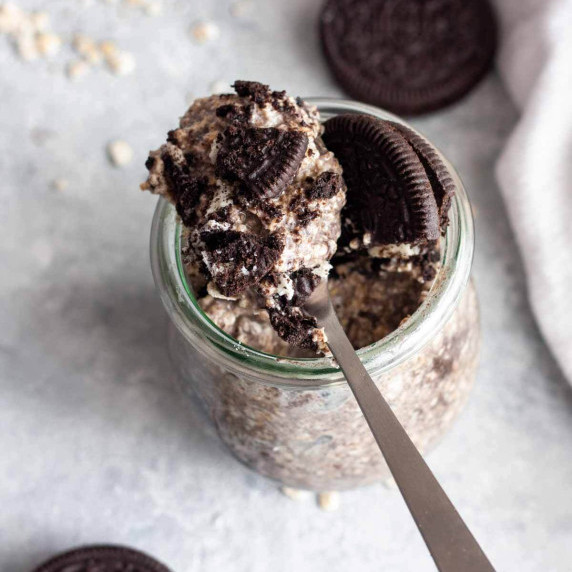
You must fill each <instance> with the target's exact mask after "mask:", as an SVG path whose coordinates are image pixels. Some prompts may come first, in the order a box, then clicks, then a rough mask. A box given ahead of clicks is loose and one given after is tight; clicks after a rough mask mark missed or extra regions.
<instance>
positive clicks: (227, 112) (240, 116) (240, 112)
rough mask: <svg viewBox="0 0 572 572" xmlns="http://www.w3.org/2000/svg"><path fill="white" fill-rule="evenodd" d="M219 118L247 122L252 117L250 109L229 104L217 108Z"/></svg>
mask: <svg viewBox="0 0 572 572" xmlns="http://www.w3.org/2000/svg"><path fill="white" fill-rule="evenodd" d="M215 114H216V116H217V117H224V118H226V119H229V120H230V121H236V122H245V121H247V119H248V117H249V116H250V107H249V106H242V105H237V104H235V103H227V104H225V105H221V106H220V107H217V108H216V111H215Z"/></svg>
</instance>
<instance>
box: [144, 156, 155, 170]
mask: <svg viewBox="0 0 572 572" xmlns="http://www.w3.org/2000/svg"><path fill="white" fill-rule="evenodd" d="M156 161H157V159H155V157H151V155H149V157H147V160H146V161H145V168H146V169H147V170H148V171H150V170H151V169H152V168H153V167H154V166H155V162H156Z"/></svg>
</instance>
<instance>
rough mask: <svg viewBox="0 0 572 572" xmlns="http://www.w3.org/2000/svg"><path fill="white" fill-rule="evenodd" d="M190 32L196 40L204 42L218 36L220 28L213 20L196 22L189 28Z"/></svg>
mask: <svg viewBox="0 0 572 572" xmlns="http://www.w3.org/2000/svg"><path fill="white" fill-rule="evenodd" d="M191 34H192V35H193V38H194V39H195V41H196V42H198V43H199V44H204V43H206V42H210V41H211V40H216V38H218V37H219V36H220V30H219V28H218V26H217V25H216V24H214V23H213V22H197V23H196V24H195V25H194V26H193V27H192V28H191Z"/></svg>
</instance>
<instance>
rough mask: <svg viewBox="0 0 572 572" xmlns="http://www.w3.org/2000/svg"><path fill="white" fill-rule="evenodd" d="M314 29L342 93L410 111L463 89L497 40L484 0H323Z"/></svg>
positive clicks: (481, 70) (486, 64)
mask: <svg viewBox="0 0 572 572" xmlns="http://www.w3.org/2000/svg"><path fill="white" fill-rule="evenodd" d="M320 35H321V40H322V46H323V50H324V54H325V56H326V60H327V62H328V64H329V66H330V68H331V70H332V72H333V74H334V76H335V78H336V79H337V80H338V82H339V83H340V85H341V86H342V87H343V88H344V90H345V91H346V92H347V93H348V94H350V95H351V96H352V97H355V98H356V99H359V100H361V101H365V102H368V103H372V104H374V105H379V106H381V107H384V108H385V109H388V110H391V111H394V112H395V113H401V114H409V115H413V114H419V113H425V112H428V111H432V110H435V109H439V108H441V107H444V106H445V105H447V104H449V103H452V102H454V101H456V100H458V99H459V98H461V97H462V96H463V95H464V94H466V93H467V92H468V91H469V90H470V89H471V88H472V87H473V86H474V85H475V84H476V83H477V82H478V81H479V80H480V79H481V78H482V77H483V76H484V74H485V73H486V72H487V71H488V70H489V68H490V66H491V64H492V61H493V56H494V53H495V48H496V43H497V40H496V36H497V30H496V21H495V18H494V14H493V11H492V8H491V6H490V4H489V2H488V1H487V0H399V1H397V0H327V1H326V3H325V5H324V8H323V10H322V14H321V18H320Z"/></svg>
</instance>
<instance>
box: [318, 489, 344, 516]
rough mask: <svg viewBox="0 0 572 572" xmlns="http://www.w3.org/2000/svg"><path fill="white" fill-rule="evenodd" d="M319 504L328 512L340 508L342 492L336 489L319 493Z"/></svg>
mask: <svg viewBox="0 0 572 572" xmlns="http://www.w3.org/2000/svg"><path fill="white" fill-rule="evenodd" d="M318 506H319V507H320V508H321V509H322V510H325V511H328V512H333V511H335V510H338V509H339V508H340V493H338V492H336V491H328V492H324V493H318Z"/></svg>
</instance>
